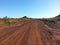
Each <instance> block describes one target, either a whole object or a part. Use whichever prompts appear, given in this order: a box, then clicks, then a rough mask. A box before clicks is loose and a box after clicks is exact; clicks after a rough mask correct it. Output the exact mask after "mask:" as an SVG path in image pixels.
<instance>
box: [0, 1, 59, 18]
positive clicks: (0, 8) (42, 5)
mask: <svg viewBox="0 0 60 45" xmlns="http://www.w3.org/2000/svg"><path fill="white" fill-rule="evenodd" d="M58 14H60V0H0V17H4V16H8V17H14V18H19V17H23V16H28V17H32V18H49V17H54V16H56V15H58Z"/></svg>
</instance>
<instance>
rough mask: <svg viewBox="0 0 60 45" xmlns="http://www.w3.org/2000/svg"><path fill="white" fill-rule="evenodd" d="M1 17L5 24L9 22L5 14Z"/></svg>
mask: <svg viewBox="0 0 60 45" xmlns="http://www.w3.org/2000/svg"><path fill="white" fill-rule="evenodd" d="M3 19H4V23H5V24H10V22H9V19H8V18H7V16H5V17H4V18H3Z"/></svg>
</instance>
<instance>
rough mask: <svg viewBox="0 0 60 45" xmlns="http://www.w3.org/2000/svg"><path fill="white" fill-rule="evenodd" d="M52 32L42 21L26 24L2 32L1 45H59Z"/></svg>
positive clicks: (0, 31) (0, 33)
mask: <svg viewBox="0 0 60 45" xmlns="http://www.w3.org/2000/svg"><path fill="white" fill-rule="evenodd" d="M51 30H52V29H51V28H50V27H46V26H45V24H44V23H43V22H42V21H38V20H34V21H30V22H28V23H27V22H26V23H24V24H22V25H18V26H15V27H10V28H6V29H3V30H0V45H58V44H56V41H55V40H53V39H52V38H53V34H52V33H51V32H50V31H51Z"/></svg>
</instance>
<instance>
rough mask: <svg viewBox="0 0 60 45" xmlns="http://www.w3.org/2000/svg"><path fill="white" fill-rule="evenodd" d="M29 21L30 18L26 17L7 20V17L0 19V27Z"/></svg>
mask: <svg viewBox="0 0 60 45" xmlns="http://www.w3.org/2000/svg"><path fill="white" fill-rule="evenodd" d="M28 20H31V19H30V18H28V17H27V16H24V17H22V18H8V17H7V16H5V17H3V18H0V25H4V24H7V25H10V24H15V23H20V22H25V21H28Z"/></svg>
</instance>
